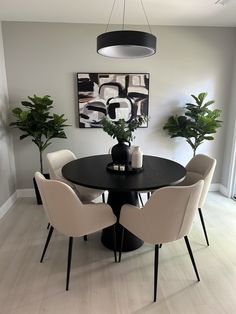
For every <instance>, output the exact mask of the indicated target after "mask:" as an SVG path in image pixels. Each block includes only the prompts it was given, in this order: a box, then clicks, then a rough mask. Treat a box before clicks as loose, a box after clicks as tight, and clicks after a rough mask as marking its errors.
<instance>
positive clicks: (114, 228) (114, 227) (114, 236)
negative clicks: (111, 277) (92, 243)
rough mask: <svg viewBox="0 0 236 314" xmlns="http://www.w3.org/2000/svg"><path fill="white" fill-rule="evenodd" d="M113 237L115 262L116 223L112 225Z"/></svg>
mask: <svg viewBox="0 0 236 314" xmlns="http://www.w3.org/2000/svg"><path fill="white" fill-rule="evenodd" d="M113 233H114V234H113V239H114V258H115V263H116V262H117V255H116V251H117V250H116V225H115V224H114V226H113Z"/></svg>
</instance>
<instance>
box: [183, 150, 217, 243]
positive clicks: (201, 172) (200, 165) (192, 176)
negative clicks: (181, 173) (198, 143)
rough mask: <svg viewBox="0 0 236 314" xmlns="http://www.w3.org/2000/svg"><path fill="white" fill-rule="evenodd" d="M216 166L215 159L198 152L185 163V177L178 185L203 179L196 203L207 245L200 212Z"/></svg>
mask: <svg viewBox="0 0 236 314" xmlns="http://www.w3.org/2000/svg"><path fill="white" fill-rule="evenodd" d="M215 167H216V159H214V158H211V157H209V156H207V155H203V154H198V155H196V156H194V157H193V158H192V159H191V160H190V161H189V162H188V164H187V165H186V170H187V173H186V176H185V179H184V180H183V181H182V182H180V183H179V184H178V185H180V186H182V185H190V184H194V183H195V182H197V181H198V180H204V185H203V189H202V194H201V197H200V201H199V205H198V212H199V216H200V220H201V223H202V228H203V231H204V235H205V239H206V243H207V245H209V240H208V235H207V231H206V226H205V222H204V218H203V214H202V208H203V205H204V203H205V201H206V197H207V193H208V191H209V188H210V184H211V181H212V177H213V174H214V171H215Z"/></svg>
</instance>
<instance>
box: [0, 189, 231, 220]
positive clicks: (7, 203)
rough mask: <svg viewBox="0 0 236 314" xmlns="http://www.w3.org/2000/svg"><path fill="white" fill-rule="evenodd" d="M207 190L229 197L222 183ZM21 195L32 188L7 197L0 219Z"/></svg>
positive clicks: (29, 193)
mask: <svg viewBox="0 0 236 314" xmlns="http://www.w3.org/2000/svg"><path fill="white" fill-rule="evenodd" d="M209 191H211V192H217V191H219V192H220V193H222V194H223V195H224V196H226V197H230V195H229V190H228V189H227V188H226V187H225V186H224V185H222V184H219V183H212V184H211V186H210V189H209ZM23 197H35V191H34V189H18V190H16V192H15V193H14V194H12V196H10V197H9V199H8V200H7V201H6V202H5V203H4V204H3V205H2V206H1V207H0V219H1V218H2V217H3V216H4V215H5V214H6V213H7V211H8V210H9V209H10V208H11V207H12V205H13V204H14V203H15V201H16V200H17V198H23Z"/></svg>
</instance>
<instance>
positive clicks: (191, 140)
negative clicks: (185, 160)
mask: <svg viewBox="0 0 236 314" xmlns="http://www.w3.org/2000/svg"><path fill="white" fill-rule="evenodd" d="M207 95H208V94H207V93H206V92H203V93H200V94H199V95H198V96H195V95H191V96H192V97H193V99H194V100H195V102H196V103H195V104H192V103H187V104H186V106H185V108H186V112H185V114H184V116H177V115H174V116H171V117H169V119H168V121H167V122H166V124H165V125H164V127H163V129H164V130H167V132H168V134H169V135H170V137H171V138H173V137H184V138H185V139H186V142H187V143H188V144H189V145H190V146H191V148H192V150H193V156H195V154H196V150H197V148H198V146H199V145H201V144H202V143H203V142H204V141H205V140H209V141H211V140H213V139H214V137H213V136H212V134H213V133H216V131H217V129H218V128H219V127H220V126H221V125H222V121H221V120H218V118H219V117H220V114H221V110H219V109H214V110H211V109H209V108H208V107H209V106H210V105H212V104H214V103H215V100H209V101H207V102H205V99H206V97H207Z"/></svg>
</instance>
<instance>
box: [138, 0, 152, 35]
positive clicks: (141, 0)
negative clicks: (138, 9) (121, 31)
mask: <svg viewBox="0 0 236 314" xmlns="http://www.w3.org/2000/svg"><path fill="white" fill-rule="evenodd" d="M140 2H141V5H142V8H143V12H144V15H145V17H146V21H147V25H148V28H149V31H150V33H151V34H152V30H151V26H150V24H149V21H148V17H147V13H146V11H145V8H144V5H143V0H140Z"/></svg>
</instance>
